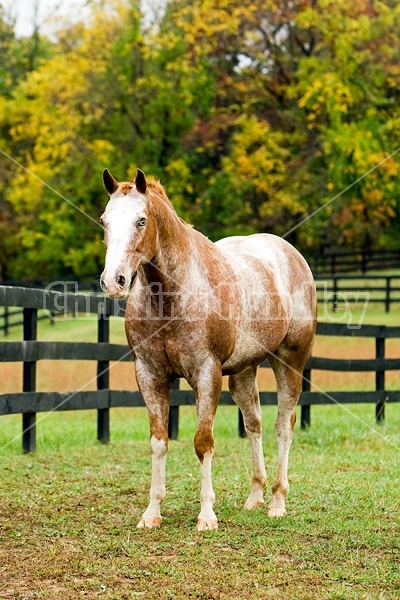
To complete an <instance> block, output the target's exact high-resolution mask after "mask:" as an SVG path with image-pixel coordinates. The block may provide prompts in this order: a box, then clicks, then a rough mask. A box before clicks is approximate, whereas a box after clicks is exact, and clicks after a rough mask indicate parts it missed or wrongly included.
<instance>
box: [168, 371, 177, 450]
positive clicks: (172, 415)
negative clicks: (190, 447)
mask: <svg viewBox="0 0 400 600" xmlns="http://www.w3.org/2000/svg"><path fill="white" fill-rule="evenodd" d="M179 382H180V379H179V377H178V378H177V379H175V381H174V384H173V386H172V389H173V390H179ZM178 435H179V406H170V407H169V419H168V437H169V439H170V440H177V439H178Z"/></svg>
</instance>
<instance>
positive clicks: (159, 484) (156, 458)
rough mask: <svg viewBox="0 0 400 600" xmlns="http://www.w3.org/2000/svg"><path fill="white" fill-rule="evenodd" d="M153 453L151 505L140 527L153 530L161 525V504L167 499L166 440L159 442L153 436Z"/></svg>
mask: <svg viewBox="0 0 400 600" xmlns="http://www.w3.org/2000/svg"><path fill="white" fill-rule="evenodd" d="M150 445H151V452H152V473H151V488H150V503H149V506H148V507H147V509H146V511H145V512H144V513H143V516H142V518H141V519H140V521H139V523H138V527H139V528H142V527H148V528H149V529H153V528H155V527H160V525H161V503H162V501H163V500H164V498H165V463H166V457H167V446H166V444H165V442H164V440H158V439H157V438H156V437H154V436H152V438H151V440H150Z"/></svg>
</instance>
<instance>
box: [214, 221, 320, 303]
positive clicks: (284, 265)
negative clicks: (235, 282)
mask: <svg viewBox="0 0 400 600" xmlns="http://www.w3.org/2000/svg"><path fill="white" fill-rule="evenodd" d="M216 245H217V247H218V248H219V250H220V251H221V252H222V253H223V255H224V257H225V259H226V260H227V261H228V262H229V264H230V265H231V268H232V269H233V270H234V271H235V272H236V273H237V274H239V275H240V277H241V278H243V276H246V275H248V276H249V277H250V278H252V279H253V280H254V277H257V275H258V276H260V277H261V278H263V279H264V278H265V273H267V274H269V275H270V276H272V277H273V278H274V279H275V280H276V282H277V283H278V285H279V287H280V288H281V289H282V290H283V288H285V291H286V292H288V291H289V290H291V289H296V288H297V289H298V288H299V287H301V286H303V285H308V284H311V286H314V281H313V276H312V273H311V271H310V268H309V266H308V264H307V262H306V260H305V259H304V257H303V256H302V255H301V254H300V253H299V252H298V251H297V250H296V248H294V246H292V245H291V244H289V242H287V241H286V240H284V239H283V238H280V237H278V236H276V235H272V234H269V233H257V234H253V235H249V236H235V237H227V238H223V239H222V240H219V241H218V242H216ZM257 264H259V265H262V267H263V268H262V269H261V272H259V273H258V274H257V272H255V269H254V266H255V265H257Z"/></svg>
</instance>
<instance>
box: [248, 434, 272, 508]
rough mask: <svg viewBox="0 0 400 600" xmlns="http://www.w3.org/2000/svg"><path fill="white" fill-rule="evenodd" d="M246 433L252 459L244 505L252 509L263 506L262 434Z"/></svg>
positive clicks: (264, 476)
mask: <svg viewBox="0 0 400 600" xmlns="http://www.w3.org/2000/svg"><path fill="white" fill-rule="evenodd" d="M247 435H248V438H249V440H250V445H251V454H252V459H253V482H252V483H253V485H252V488H251V492H250V496H249V497H248V498H247V500H246V503H245V505H244V506H245V508H247V510H252V509H253V508H258V507H261V506H264V488H265V484H266V481H267V474H266V471H265V463H264V453H263V447H262V434H260V433H251V432H248V434H247Z"/></svg>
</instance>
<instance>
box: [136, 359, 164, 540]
mask: <svg viewBox="0 0 400 600" xmlns="http://www.w3.org/2000/svg"><path fill="white" fill-rule="evenodd" d="M137 377H138V382H139V386H140V390H141V392H142V394H143V398H144V400H145V403H146V406H147V411H148V415H149V420H150V435H151V438H150V446H151V455H152V473H151V488H150V502H149V505H148V507H147V509H146V510H145V512H144V513H143V515H142V518H141V519H140V521H139V523H138V527H139V528H143V527H147V528H149V529H153V528H157V527H160V525H161V504H162V502H163V500H164V498H165V465H166V457H167V450H168V415H169V387H170V386H168V385H166V386H165V387H164V388H163V387H162V386H160V383H159V382H157V383H155V382H153V380H152V378H151V377H150V376H149V375H148V374H147V375H146V377H144V375H143V369H142V370H140V368H138V367H137Z"/></svg>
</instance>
